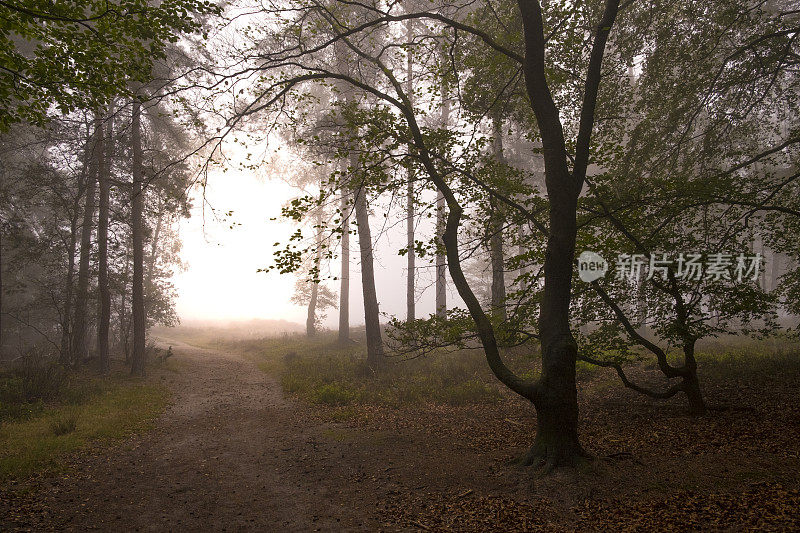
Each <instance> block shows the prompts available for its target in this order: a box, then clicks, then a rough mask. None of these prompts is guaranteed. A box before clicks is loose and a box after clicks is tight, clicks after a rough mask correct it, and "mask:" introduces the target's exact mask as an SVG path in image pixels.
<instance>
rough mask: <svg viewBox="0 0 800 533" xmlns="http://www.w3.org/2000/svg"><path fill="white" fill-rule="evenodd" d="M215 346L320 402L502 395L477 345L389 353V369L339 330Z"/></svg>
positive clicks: (457, 401) (482, 399) (394, 402)
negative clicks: (341, 340)
mask: <svg viewBox="0 0 800 533" xmlns="http://www.w3.org/2000/svg"><path fill="white" fill-rule="evenodd" d="M211 346H213V347H216V348H222V349H229V350H233V351H236V352H238V353H241V354H244V355H246V356H247V357H250V358H251V359H252V360H253V361H255V362H256V364H257V365H258V366H259V368H261V369H262V370H263V371H265V372H268V373H270V374H272V375H275V376H278V377H279V379H280V381H281V384H282V385H283V388H284V390H286V391H287V392H289V393H292V394H295V395H297V396H299V397H301V398H303V399H305V400H307V401H310V402H312V403H316V404H326V405H333V406H342V405H349V404H373V405H387V406H399V405H402V404H415V403H439V404H447V405H465V404H475V403H486V402H490V403H491V402H496V401H498V400H499V399H500V398H501V397H502V393H501V388H500V386H499V384H498V383H497V381H496V380H495V379H494V378H493V377H492V376H491V374H490V373H489V371H488V368H487V365H486V359H485V358H484V357H483V354H482V352H480V351H477V350H463V351H460V352H455V353H442V354H433V355H429V356H425V357H418V358H414V359H407V358H400V357H388V358H387V362H386V365H385V368H383V369H381V370H379V371H373V370H371V369H370V368H369V367H368V366H367V364H366V352H365V347H364V345H363V343H356V342H353V343H351V344H349V345H346V346H341V345H339V344H338V343H337V341H336V336H335V335H334V334H321V335H319V336H318V337H317V338H313V339H309V338H307V337H304V336H300V335H293V336H288V337H278V338H265V339H252V340H238V341H217V342H216V343H214V344H212V345H211Z"/></svg>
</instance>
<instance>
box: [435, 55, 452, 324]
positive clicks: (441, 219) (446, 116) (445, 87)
mask: <svg viewBox="0 0 800 533" xmlns="http://www.w3.org/2000/svg"><path fill="white" fill-rule="evenodd" d="M441 53H442V57H443V58H445V59H446V58H447V53H446V51H445V47H444V46H442V47H441ZM441 121H442V128H444V129H449V128H450V84H449V83H448V82H447V78H446V77H442V108H441ZM446 219H447V215H446V214H445V201H444V194H442V192H441V191H438V190H437V192H436V236H437V237H438V238H439V239H441V238H442V235H444V228H445V222H446ZM446 276H447V260H446V256H445V254H444V252H442V251H441V250H440V249H439V247H438V246H437V248H436V284H435V289H436V316H438V317H441V318H444V317H445V316H447V277H446Z"/></svg>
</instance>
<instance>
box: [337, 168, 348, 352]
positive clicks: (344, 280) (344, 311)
mask: <svg viewBox="0 0 800 533" xmlns="http://www.w3.org/2000/svg"><path fill="white" fill-rule="evenodd" d="M340 189H341V193H342V198H341V203H340V206H341V211H342V276H341V280H340V286H339V344H348V343H349V342H350V206H349V205H348V201H347V200H348V192H347V190H348V188H347V184H346V183H343V184H342V185H341V187H340Z"/></svg>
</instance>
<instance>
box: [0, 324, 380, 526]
mask: <svg viewBox="0 0 800 533" xmlns="http://www.w3.org/2000/svg"><path fill="white" fill-rule="evenodd" d="M160 342H161V343H162V344H169V345H172V347H173V351H174V353H175V360H176V361H177V362H178V363H177V364H178V366H179V371H178V372H174V373H173V372H164V374H165V376H164V377H163V379H164V380H165V381H166V383H167V385H168V386H169V388H170V389H171V390H173V394H174V396H173V403H172V405H171V406H170V407H169V408H168V409H167V411H166V412H165V413H164V414H163V415H162V416H161V417H160V419H159V420H158V423H157V428H156V429H155V430H154V431H152V432H148V433H146V434H144V435H140V436H138V437H135V438H133V439H132V440H130V441H128V442H126V443H124V444H123V445H121V446H117V447H115V448H113V449H111V450H108V449H107V450H103V451H101V452H99V453H98V454H96V455H93V456H90V457H81V458H80V459H79V460H78V461H77V462H76V464H75V465H73V467H72V468H71V469H70V472H69V474H68V475H67V476H65V477H60V478H56V479H51V480H45V481H43V486H40V487H37V490H36V491H35V492H36V494H35V501H36V507H38V508H39V511H38V513H34V514H36V515H38V518H36V519H35V522H34V523H32V524H31V527H33V528H34V529H68V530H86V529H101V530H114V531H120V530H157V531H164V530H172V531H181V530H215V531H226V530H227V531H231V530H241V529H248V530H261V531H315V530H322V531H330V530H375V529H378V528H380V525H379V524H378V523H376V522H372V521H371V520H370V519H369V516H374V512H372V511H373V510H374V505H375V499H374V498H373V497H371V495H370V494H369V493H368V492H369V491H367V493H365V494H359V489H358V487H348V486H344V487H342V486H341V484H340V483H341V480H342V478H345V479H346V478H347V474H348V472H343V471H342V470H347V469H348V467H347V466H346V464H343V463H347V461H341V462H340V461H339V459H340V458H344V457H345V455H346V450H345V449H343V448H345V444H343V443H338V442H335V441H331V440H330V439H325V438H324V437H323V436H322V432H323V431H324V427H323V426H322V425H320V424H319V423H316V424H314V423H312V424H308V423H307V422H304V420H303V418H304V411H305V410H306V409H307V408H306V407H303V406H300V405H298V404H296V403H294V402H292V401H290V400H288V399H286V398H285V397H284V396H283V394H282V392H281V388H280V386H279V384H278V383H277V382H276V381H275V380H274V379H273V378H271V377H270V376H268V375H266V374H265V373H263V372H261V371H260V370H259V369H258V368H257V367H256V366H255V365H254V364H253V363H252V362H250V361H247V360H244V359H243V358H241V357H238V356H234V355H230V354H225V353H218V352H215V351H211V350H204V349H200V348H196V347H193V346H189V345H187V344H184V343H181V342H178V341H175V340H172V339H166V338H165V339H160ZM331 469H337V470H338V471H337V472H336V473H335V475H333V476H330V475H328V474H329V471H330V470H331ZM345 485H346V484H345ZM0 522H2V520H0Z"/></svg>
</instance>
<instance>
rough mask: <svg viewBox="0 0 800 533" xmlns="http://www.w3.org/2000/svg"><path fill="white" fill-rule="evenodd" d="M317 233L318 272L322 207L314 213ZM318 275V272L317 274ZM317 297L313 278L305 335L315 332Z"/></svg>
mask: <svg viewBox="0 0 800 533" xmlns="http://www.w3.org/2000/svg"><path fill="white" fill-rule="evenodd" d="M315 218H316V226H317V233H316V236H315V241H316V247H315V248H316V250H317V255H316V258H315V260H314V266H315V267H316V269H317V273H319V267H320V265H321V264H322V244H323V243H322V208H321V207H320V208H317V213H316V216H315ZM317 276H319V274H317ZM318 299H319V283H318V282H317V281H316V280H315V281H313V285H312V287H311V298H309V300H308V315H307V316H306V336H308V337H313V336H314V335H316V334H317V301H318Z"/></svg>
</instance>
